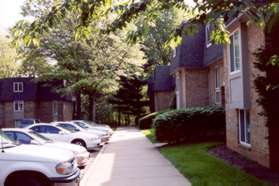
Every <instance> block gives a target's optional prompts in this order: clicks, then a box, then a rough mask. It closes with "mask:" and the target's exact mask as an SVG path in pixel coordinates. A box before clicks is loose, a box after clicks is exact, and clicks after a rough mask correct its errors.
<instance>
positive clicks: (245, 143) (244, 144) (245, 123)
mask: <svg viewBox="0 0 279 186" xmlns="http://www.w3.org/2000/svg"><path fill="white" fill-rule="evenodd" d="M240 111H243V117H244V118H243V121H244V138H245V141H242V139H241V134H242V131H241V117H240ZM237 112H238V114H237V116H238V132H239V135H238V138H239V139H238V140H239V144H240V145H242V146H244V147H248V148H251V131H250V139H249V140H250V143H247V141H248V138H247V130H248V128H247V112H249V110H244V109H238V111H237ZM249 117H250V115H249ZM249 125H250V128H251V123H249Z"/></svg>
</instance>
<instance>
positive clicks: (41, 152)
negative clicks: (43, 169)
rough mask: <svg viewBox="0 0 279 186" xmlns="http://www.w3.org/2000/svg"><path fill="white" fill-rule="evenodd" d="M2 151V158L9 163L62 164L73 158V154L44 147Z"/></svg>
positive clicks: (34, 146)
mask: <svg viewBox="0 0 279 186" xmlns="http://www.w3.org/2000/svg"><path fill="white" fill-rule="evenodd" d="M4 150H5V152H4V153H5V155H6V156H3V157H6V158H7V159H8V160H10V161H12V160H15V161H26V162H28V161H33V162H34V161H39V162H64V161H69V160H70V159H72V158H74V154H73V152H71V151H69V150H64V149H58V148H54V147H47V146H44V145H19V146H16V147H12V148H5V149H4ZM1 158H2V156H1Z"/></svg>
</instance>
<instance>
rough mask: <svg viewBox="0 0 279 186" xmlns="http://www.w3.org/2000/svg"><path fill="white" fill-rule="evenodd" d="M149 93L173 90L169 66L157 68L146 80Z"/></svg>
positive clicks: (172, 79)
mask: <svg viewBox="0 0 279 186" xmlns="http://www.w3.org/2000/svg"><path fill="white" fill-rule="evenodd" d="M148 85H149V86H148V87H149V92H150V91H154V92H164V91H171V90H173V89H174V78H173V77H172V76H171V75H170V66H157V67H156V68H155V70H154V72H153V74H152V75H151V76H150V78H149V80H148Z"/></svg>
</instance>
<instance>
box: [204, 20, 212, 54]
mask: <svg viewBox="0 0 279 186" xmlns="http://www.w3.org/2000/svg"><path fill="white" fill-rule="evenodd" d="M210 26H211V25H210V23H207V24H206V25H205V42H206V47H207V48H208V47H210V46H211V45H212V42H211V30H210Z"/></svg>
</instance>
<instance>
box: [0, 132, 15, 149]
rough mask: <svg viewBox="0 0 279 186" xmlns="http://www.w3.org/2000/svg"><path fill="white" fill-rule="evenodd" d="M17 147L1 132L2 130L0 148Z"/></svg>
mask: <svg viewBox="0 0 279 186" xmlns="http://www.w3.org/2000/svg"><path fill="white" fill-rule="evenodd" d="M14 146H16V144H15V142H14V141H12V140H10V139H9V138H8V137H7V136H6V135H5V134H4V133H3V132H2V131H1V130H0V147H1V148H8V147H14Z"/></svg>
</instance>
